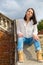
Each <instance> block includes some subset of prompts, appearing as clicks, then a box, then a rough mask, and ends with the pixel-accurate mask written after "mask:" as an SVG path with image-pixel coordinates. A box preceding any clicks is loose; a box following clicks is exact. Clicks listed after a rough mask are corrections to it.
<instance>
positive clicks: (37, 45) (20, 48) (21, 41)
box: [17, 37, 41, 51]
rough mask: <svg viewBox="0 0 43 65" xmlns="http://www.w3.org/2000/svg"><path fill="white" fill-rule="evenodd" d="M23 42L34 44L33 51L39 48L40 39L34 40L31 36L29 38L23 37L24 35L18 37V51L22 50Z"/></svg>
mask: <svg viewBox="0 0 43 65" xmlns="http://www.w3.org/2000/svg"><path fill="white" fill-rule="evenodd" d="M25 43H26V44H29V45H31V44H34V47H35V51H37V50H41V45H40V41H39V40H35V39H33V38H32V37H31V38H25V37H20V38H18V44H17V50H18V51H21V50H23V45H24V44H25Z"/></svg>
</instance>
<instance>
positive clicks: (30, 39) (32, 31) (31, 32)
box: [17, 8, 43, 62]
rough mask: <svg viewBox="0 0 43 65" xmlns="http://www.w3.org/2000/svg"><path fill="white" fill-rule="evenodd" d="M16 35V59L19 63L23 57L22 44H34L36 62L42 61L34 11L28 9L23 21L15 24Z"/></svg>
mask: <svg viewBox="0 0 43 65" xmlns="http://www.w3.org/2000/svg"><path fill="white" fill-rule="evenodd" d="M17 35H18V45H17V50H18V58H19V62H23V61H24V56H23V44H25V43H28V44H32V43H33V44H34V47H35V51H36V54H37V60H38V61H41V62H42V61H43V60H42V51H41V45H40V41H39V37H38V29H37V20H36V17H35V11H34V9H33V8H29V9H27V11H26V14H25V16H24V18H23V19H20V20H19V21H18V24H17Z"/></svg>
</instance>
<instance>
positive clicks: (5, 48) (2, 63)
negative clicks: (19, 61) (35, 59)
mask: <svg viewBox="0 0 43 65" xmlns="http://www.w3.org/2000/svg"><path fill="white" fill-rule="evenodd" d="M12 40H13V37H12V36H11V35H10V34H8V33H5V32H3V31H0V65H10V64H13V60H14V57H13V56H14V54H13V48H14V45H13V41H12Z"/></svg>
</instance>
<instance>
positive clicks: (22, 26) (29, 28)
mask: <svg viewBox="0 0 43 65" xmlns="http://www.w3.org/2000/svg"><path fill="white" fill-rule="evenodd" d="M20 33H22V34H23V36H24V37H26V38H30V37H32V36H33V35H37V34H38V29H37V24H35V25H33V21H32V20H31V21H29V22H28V24H27V23H26V22H25V20H24V19H19V20H18V21H17V34H20Z"/></svg>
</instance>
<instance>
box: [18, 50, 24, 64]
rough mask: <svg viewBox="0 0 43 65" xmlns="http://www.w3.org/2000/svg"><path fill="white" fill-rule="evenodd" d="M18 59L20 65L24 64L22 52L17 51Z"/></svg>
mask: <svg viewBox="0 0 43 65" xmlns="http://www.w3.org/2000/svg"><path fill="white" fill-rule="evenodd" d="M18 59H19V62H20V63H23V62H24V54H23V51H18Z"/></svg>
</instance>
